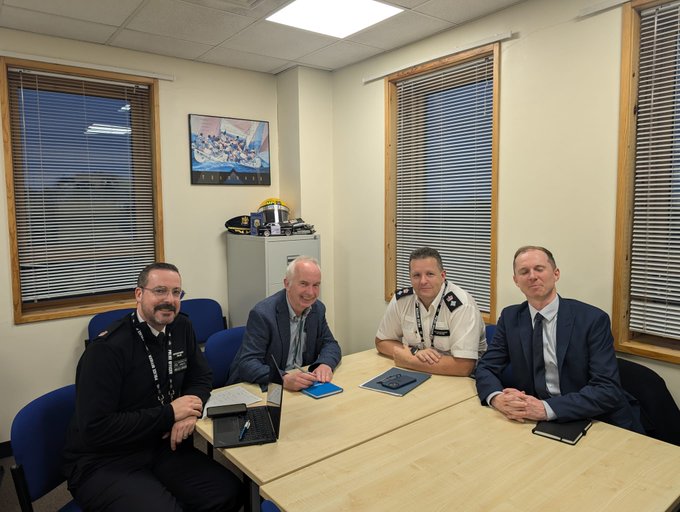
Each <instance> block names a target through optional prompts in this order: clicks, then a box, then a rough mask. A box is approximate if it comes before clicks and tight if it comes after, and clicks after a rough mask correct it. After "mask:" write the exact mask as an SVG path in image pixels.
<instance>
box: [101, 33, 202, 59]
mask: <svg viewBox="0 0 680 512" xmlns="http://www.w3.org/2000/svg"><path fill="white" fill-rule="evenodd" d="M110 44H111V46H118V47H119V48H127V49H128V50H137V51H140V52H149V53H157V54H159V55H167V56H169V57H179V58H181V59H195V58H197V57H199V56H200V55H203V54H204V53H205V52H207V51H208V50H210V49H211V48H212V46H210V45H206V44H201V43H194V42H193V41H183V40H181V39H173V38H170V37H165V36H157V35H155V34H146V33H144V32H137V31H135V30H122V31H121V32H120V33H119V34H116V37H114V38H113V40H112V41H110Z"/></svg>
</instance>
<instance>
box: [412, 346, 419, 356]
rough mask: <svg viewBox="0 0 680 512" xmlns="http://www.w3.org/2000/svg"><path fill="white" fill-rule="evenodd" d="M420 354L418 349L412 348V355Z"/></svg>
mask: <svg viewBox="0 0 680 512" xmlns="http://www.w3.org/2000/svg"><path fill="white" fill-rule="evenodd" d="M417 353H418V347H411V354H413V355H414V356H415V355H416V354H417Z"/></svg>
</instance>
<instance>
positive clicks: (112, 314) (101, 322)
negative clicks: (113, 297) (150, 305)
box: [85, 308, 134, 344]
mask: <svg viewBox="0 0 680 512" xmlns="http://www.w3.org/2000/svg"><path fill="white" fill-rule="evenodd" d="M133 311H134V308H126V309H114V310H112V311H104V312H103V313H97V314H96V315H94V316H93V317H92V318H91V319H90V323H89V324H87V341H91V340H93V339H95V338H96V337H97V336H99V335H100V334H101V333H102V332H104V331H105V330H106V328H107V327H108V326H109V325H111V324H112V323H113V322H115V321H116V320H118V319H120V318H123V317H124V316H125V315H129V314H130V313H132V312H133ZM85 344H87V342H86V343H85Z"/></svg>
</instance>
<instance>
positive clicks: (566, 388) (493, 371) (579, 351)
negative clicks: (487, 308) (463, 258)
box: [475, 297, 643, 432]
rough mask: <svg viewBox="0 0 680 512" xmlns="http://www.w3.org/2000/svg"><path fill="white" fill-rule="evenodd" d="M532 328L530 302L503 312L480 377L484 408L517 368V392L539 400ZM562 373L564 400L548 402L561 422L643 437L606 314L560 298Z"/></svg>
mask: <svg viewBox="0 0 680 512" xmlns="http://www.w3.org/2000/svg"><path fill="white" fill-rule="evenodd" d="M532 330H533V328H532V323H531V314H530V313H529V305H528V303H527V302H523V303H522V304H519V305H515V306H509V307H507V308H505V309H504V310H503V312H502V313H501V316H500V318H499V319H498V324H497V325H496V332H495V335H494V338H493V341H492V342H491V343H489V348H488V349H487V351H486V353H485V354H484V356H482V358H481V360H480V361H479V364H478V367H477V370H476V372H475V377H476V383H477V393H478V395H479V398H480V399H481V400H482V403H483V404H486V398H487V397H488V396H489V394H491V393H492V392H494V391H502V390H503V385H502V384H501V381H500V379H499V376H500V375H501V372H502V371H503V369H504V368H505V367H506V366H508V364H512V373H513V376H514V381H515V382H516V385H517V388H518V389H519V390H522V391H524V392H526V393H527V394H530V395H533V396H536V392H535V389H534V377H533V373H534V372H533V366H532V357H533V356H532V347H531V336H532ZM556 351H557V368H558V372H559V379H560V391H561V395H560V396H554V397H551V398H549V399H547V400H546V402H547V403H548V404H549V405H550V407H551V408H552V410H553V411H554V412H555V414H556V415H557V421H570V420H575V419H580V418H593V419H598V420H602V421H606V422H608V423H612V424H614V425H618V426H619V427H623V428H627V429H629V430H634V431H636V432H643V430H642V427H641V425H640V422H639V410H638V411H634V410H633V409H632V407H631V405H630V403H629V398H630V399H631V401H634V399H632V397H630V396H629V395H628V394H627V393H625V391H624V390H623V389H622V387H621V383H620V380H619V372H618V367H617V364H616V356H615V353H614V339H613V337H612V334H611V328H610V322H609V316H608V315H607V314H606V313H605V312H604V311H602V310H600V309H598V308H596V307H594V306H590V305H588V304H585V303H583V302H579V301H577V300H572V299H564V298H562V297H560V305H559V311H558V314H557V347H556Z"/></svg>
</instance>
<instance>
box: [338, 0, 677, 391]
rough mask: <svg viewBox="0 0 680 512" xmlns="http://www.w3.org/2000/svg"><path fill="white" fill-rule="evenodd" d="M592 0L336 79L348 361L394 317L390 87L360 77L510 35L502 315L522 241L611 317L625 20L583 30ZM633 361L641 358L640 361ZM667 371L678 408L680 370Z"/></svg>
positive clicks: (615, 18) (527, 6)
mask: <svg viewBox="0 0 680 512" xmlns="http://www.w3.org/2000/svg"><path fill="white" fill-rule="evenodd" d="M597 3H598V2H596V1H595V0H560V1H556V0H533V1H531V0H530V1H527V2H525V3H522V4H519V5H517V6H515V7H512V8H509V9H506V10H504V11H502V12H500V13H498V14H495V15H492V16H489V17H487V18H484V19H481V20H477V21H475V22H472V23H470V24H467V25H464V26H462V27H460V28H458V29H454V30H451V31H448V32H445V33H442V34H439V35H437V36H434V37H432V38H429V39H427V40H424V41H421V42H418V43H416V44H413V45H409V46H407V47H405V48H402V49H400V50H397V51H394V52H391V53H389V54H387V55H381V56H377V57H375V58H372V59H370V60H367V61H364V62H363V63H360V64H357V65H354V66H350V67H347V68H344V69H342V70H340V71H338V72H335V73H334V76H333V111H334V127H333V131H334V139H333V140H334V147H333V154H334V167H335V175H334V187H335V190H334V194H333V197H334V199H335V216H334V221H335V230H334V232H335V262H336V264H335V266H334V270H335V283H336V289H335V295H336V301H335V324H336V335H337V336H338V338H340V339H344V340H347V348H348V349H349V351H350V352H354V351H359V350H364V349H366V348H370V347H372V346H373V340H374V337H375V332H376V329H377V325H378V322H379V321H380V318H381V316H382V314H383V312H384V310H385V305H386V304H385V302H384V299H383V273H384V249H383V243H384V233H383V226H384V144H385V138H384V115H385V95H384V83H383V82H382V81H376V82H373V83H370V84H367V85H363V84H362V78H364V77H372V76H375V75H377V74H378V73H382V72H389V71H392V70H397V69H400V68H403V67H406V66H408V65H411V64H413V63H416V62H419V61H424V60H427V59H429V58H432V57H433V56H436V55H443V54H447V53H454V52H455V51H456V49H457V48H461V47H465V46H467V45H469V44H471V43H474V42H476V41H481V40H484V39H486V38H489V37H491V36H493V35H494V34H500V33H504V32H507V31H512V32H516V33H517V35H516V37H515V38H513V39H512V40H510V41H507V42H504V43H502V46H501V75H500V158H499V196H498V197H499V211H498V221H499V222H498V262H499V263H498V269H497V285H498V294H497V301H498V302H497V310H498V311H499V312H500V310H501V309H502V308H503V307H505V306H507V305H509V304H513V303H517V302H521V301H522V300H523V299H524V297H523V296H522V294H521V293H520V292H519V290H518V289H517V288H516V287H515V285H514V284H513V282H512V271H511V262H512V256H513V254H514V251H515V250H516V249H517V248H518V247H519V246H521V245H525V244H538V245H545V246H547V247H548V248H550V249H551V250H553V251H554V253H555V256H556V258H557V262H558V265H559V266H560V268H561V271H562V279H561V280H560V282H559V286H558V288H559V291H560V293H561V294H562V295H563V296H565V297H574V298H579V299H580V300H583V301H586V302H589V303H592V304H594V305H596V306H598V307H600V308H602V309H604V310H605V311H607V312H609V313H610V314H611V309H612V289H613V271H614V269H613V259H614V227H615V210H616V173H617V136H618V99H619V83H620V76H619V73H620V60H621V57H620V51H621V50H620V45H621V10H620V9H612V10H610V11H607V12H603V13H600V14H597V15H595V16H592V17H589V18H585V19H582V20H578V19H576V18H577V15H578V13H579V11H580V10H581V9H583V8H584V7H586V6H589V5H595V4H597ZM631 359H634V358H632V357H631ZM635 359H636V360H638V361H641V362H643V363H644V364H647V365H648V366H650V367H652V368H653V369H655V370H656V371H657V372H659V373H660V374H661V375H662V376H663V377H664V378H665V379H666V382H667V383H668V386H669V388H670V389H671V391H672V393H673V394H674V397H675V399H676V401H677V402H678V403H680V369H679V368H678V367H677V366H675V365H671V364H665V363H658V362H655V361H651V360H647V359H642V358H635Z"/></svg>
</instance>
